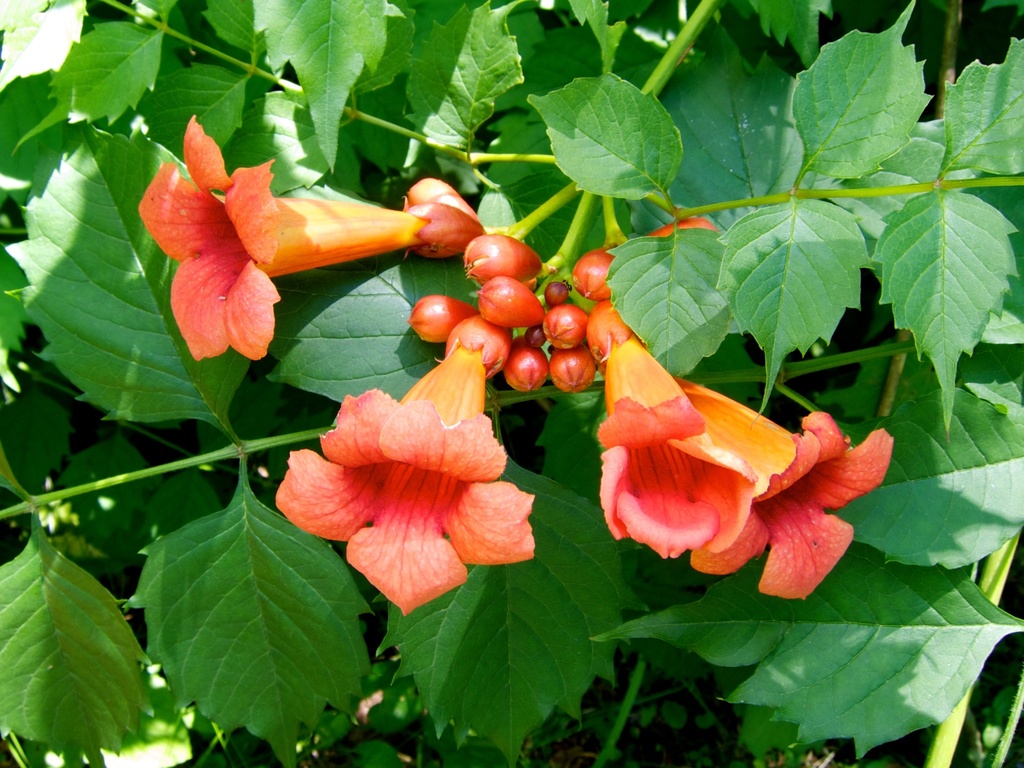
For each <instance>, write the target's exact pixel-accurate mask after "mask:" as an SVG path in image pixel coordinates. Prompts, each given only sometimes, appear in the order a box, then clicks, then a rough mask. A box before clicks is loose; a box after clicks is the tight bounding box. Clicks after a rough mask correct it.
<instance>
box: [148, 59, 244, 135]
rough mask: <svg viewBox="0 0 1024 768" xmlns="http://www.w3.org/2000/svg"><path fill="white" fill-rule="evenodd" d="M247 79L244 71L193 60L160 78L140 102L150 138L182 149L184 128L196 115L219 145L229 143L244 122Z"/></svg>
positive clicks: (204, 128)
mask: <svg viewBox="0 0 1024 768" xmlns="http://www.w3.org/2000/svg"><path fill="white" fill-rule="evenodd" d="M248 80H249V78H248V75H246V74H245V73H244V72H236V71H232V70H228V69H224V68H223V67H215V66H213V65H211V64H193V65H192V66H191V67H188V68H186V69H178V70H175V71H174V72H172V73H171V74H169V75H167V76H166V77H163V78H160V80H158V81H157V85H156V88H155V90H154V91H153V92H152V93H149V94H146V95H145V96H143V98H142V101H141V102H140V104H139V111H140V112H141V113H142V114H143V115H144V116H145V118H146V123H147V124H148V125H149V134H148V135H149V138H151V139H152V140H153V141H155V142H157V143H158V144H162V145H164V146H165V147H167V148H168V149H170V150H172V151H180V149H181V146H182V143H183V142H184V139H185V128H186V127H187V126H188V121H189V120H190V119H191V118H192V116H193V115H195V116H196V118H197V119H198V120H199V123H200V125H202V126H203V130H204V131H206V133H207V135H208V136H210V137H212V138H213V140H214V141H216V142H217V144H218V145H223V144H225V143H227V140H228V139H229V138H231V134H232V133H234V131H235V129H236V128H237V127H238V126H239V125H241V124H242V109H243V107H244V106H245V86H246V83H247V82H248Z"/></svg>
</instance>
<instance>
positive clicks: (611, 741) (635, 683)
mask: <svg viewBox="0 0 1024 768" xmlns="http://www.w3.org/2000/svg"><path fill="white" fill-rule="evenodd" d="M646 671H647V660H646V659H644V658H643V657H640V658H639V659H638V660H637V662H636V666H635V667H634V668H633V672H632V674H631V675H630V676H629V688H627V689H626V695H625V696H624V697H623V699H622V705H621V706H620V707H619V715H618V717H616V718H615V723H614V724H613V725H612V729H611V731H610V732H609V733H608V738H607V739H606V740H605V742H604V746H603V747H601V752H600V753H599V754H598V756H597V759H596V760H594V766H593V768H604V765H605V763H607V762H608V761H609V760H611V759H612V758H613V757H614V756H615V744H616V743H617V742H618V740H619V737H620V736H621V735H622V731H623V730H624V729H625V727H626V721H627V720H628V719H629V713H630V712H632V711H633V705H634V704H635V703H636V696H637V694H638V693H639V692H640V684H641V683H642V682H643V681H644V673H645V672H646Z"/></svg>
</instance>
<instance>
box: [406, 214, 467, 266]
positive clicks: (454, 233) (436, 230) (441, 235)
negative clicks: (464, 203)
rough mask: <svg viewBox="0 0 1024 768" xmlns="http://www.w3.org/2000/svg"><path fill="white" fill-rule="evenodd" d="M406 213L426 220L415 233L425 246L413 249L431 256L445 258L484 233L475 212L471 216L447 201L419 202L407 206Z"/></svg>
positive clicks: (420, 253)
mask: <svg viewBox="0 0 1024 768" xmlns="http://www.w3.org/2000/svg"><path fill="white" fill-rule="evenodd" d="M405 212H406V213H411V214H412V215H413V216H417V217H419V218H421V219H425V220H426V222H427V223H426V224H425V225H424V226H423V227H421V228H420V230H419V231H418V232H417V233H416V237H418V238H419V239H420V240H422V241H423V245H419V246H416V247H413V248H411V249H410V250H411V251H413V252H414V253H418V254H419V255H420V256H426V257H427V258H428V259H446V258H448V257H449V256H454V255H455V254H457V253H462V252H463V251H465V250H466V246H468V245H469V243H470V242H471V241H472V240H473V238H475V237H479V236H480V235H482V234H483V233H484V228H483V225H482V224H481V223H480V220H479V219H477V218H476V214H473V215H470V214H468V213H466V212H465V211H462V210H460V209H458V208H455V207H454V206H451V205H445V204H444V203H420V204H419V205H414V206H412V207H409V208H406V211H405Z"/></svg>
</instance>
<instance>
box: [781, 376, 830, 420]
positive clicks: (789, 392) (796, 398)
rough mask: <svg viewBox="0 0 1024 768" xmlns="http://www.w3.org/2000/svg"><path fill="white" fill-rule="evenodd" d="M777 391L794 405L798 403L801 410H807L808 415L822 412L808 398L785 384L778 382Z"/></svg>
mask: <svg viewBox="0 0 1024 768" xmlns="http://www.w3.org/2000/svg"><path fill="white" fill-rule="evenodd" d="M775 391H776V392H778V393H779V394H780V395H783V396H784V397H788V398H789V399H790V400H792V401H793V402H794V403H796V404H797V405H799V406H800V407H801V408H803V409H804V410H806V411H807V412H808V413H813V412H814V411H820V410H821V409H820V408H818V406H816V405H815V404H814V403H812V402H811V401H810V400H808V399H807V398H806V397H804V396H803V395H801V394H800V393H799V392H797V391H796V390H794V389H790V388H789V387H787V386H786V385H785V384H782V383H781V382H778V381H776V382H775Z"/></svg>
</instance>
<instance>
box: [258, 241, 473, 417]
mask: <svg viewBox="0 0 1024 768" xmlns="http://www.w3.org/2000/svg"><path fill="white" fill-rule="evenodd" d="M276 285H277V287H278V290H279V292H280V293H281V303H280V304H278V305H277V307H276V310H277V312H276V314H277V327H276V331H275V333H274V341H273V342H272V343H271V347H270V352H271V354H272V355H273V356H274V357H276V358H277V359H278V360H279V361H280V362H279V364H278V365H277V367H276V368H275V369H274V370H273V372H272V374H271V378H272V379H273V380H275V381H280V382H283V383H285V384H291V385H292V386H295V387H298V388H299V389H304V390H307V391H309V392H316V393H318V394H321V395H326V396H327V397H330V398H331V399H333V400H337V401H338V402H341V401H342V400H343V399H344V398H345V395H358V394H361V393H362V392H365V391H366V390H368V389H373V388H377V389H381V390H383V391H384V392H387V393H388V394H389V395H392V396H393V397H396V398H400V397H402V396H403V395H405V393H406V392H407V391H408V390H409V388H410V387H411V386H412V385H413V384H415V383H416V381H417V380H418V379H419V378H420V377H421V376H423V375H424V374H426V373H427V371H429V370H430V369H431V368H433V367H434V365H436V362H437V358H438V357H439V356H440V355H442V354H443V353H444V349H443V347H442V346H441V345H438V344H428V343H427V342H425V341H421V340H420V339H419V337H417V336H416V334H415V333H413V332H412V329H410V328H409V322H408V320H409V313H410V312H411V311H412V308H413V305H415V303H416V302H417V301H418V300H419V299H420V298H421V297H423V296H426V295H428V294H431V293H440V294H446V295H448V296H453V297H455V298H458V299H462V300H463V301H471V296H470V291H471V290H472V286H473V285H474V284H471V283H470V281H469V280H467V279H466V276H465V273H464V272H463V267H462V260H461V259H458V258H456V259H454V260H452V259H442V260H430V259H422V258H420V257H418V256H411V257H409V258H408V259H396V258H395V257H384V258H381V259H377V260H362V261H359V262H352V263H351V264H347V265H343V266H340V267H336V268H332V269H314V270H309V271H307V272H299V273H296V274H294V275H289V276H287V277H283V278H281V279H279V280H278V281H277V283H276ZM342 298H344V301H340V299H342Z"/></svg>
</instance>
